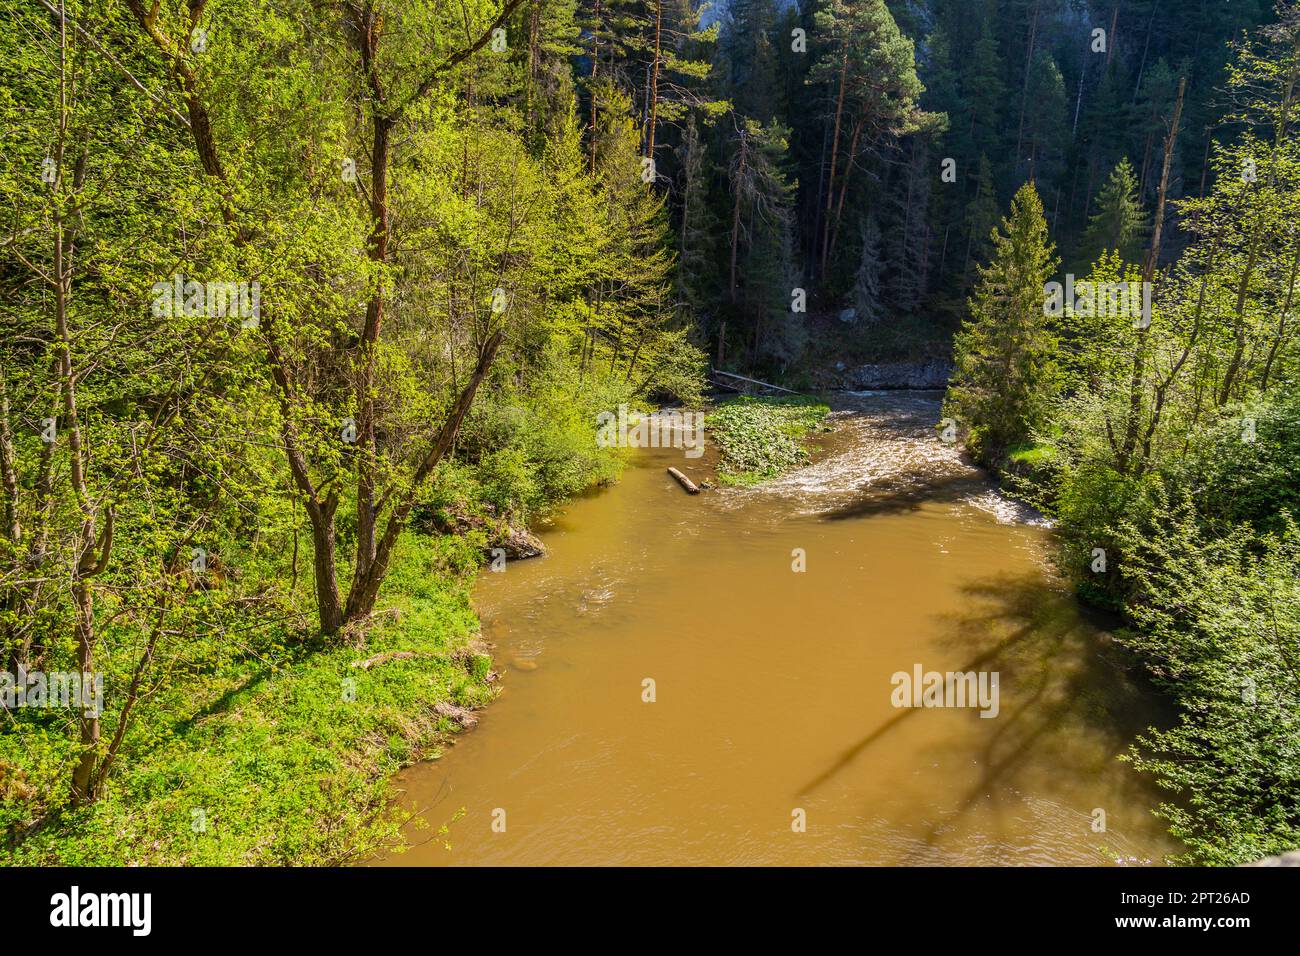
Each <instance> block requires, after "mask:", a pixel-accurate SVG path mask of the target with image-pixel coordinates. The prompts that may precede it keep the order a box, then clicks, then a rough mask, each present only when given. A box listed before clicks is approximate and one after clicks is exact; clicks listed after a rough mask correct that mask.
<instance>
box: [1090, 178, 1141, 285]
mask: <svg viewBox="0 0 1300 956" xmlns="http://www.w3.org/2000/svg"><path fill="white" fill-rule="evenodd" d="M1145 227H1146V213H1145V212H1144V211H1143V209H1142V201H1141V199H1139V198H1138V181H1137V177H1136V176H1135V175H1134V173H1133V166H1132V164H1130V163H1129V161H1128V157H1125V158H1123V159H1121V160H1120V161H1119V162H1118V163H1117V164H1116V166H1115V168H1114V169H1113V170H1111V173H1110V177H1109V178H1108V179H1107V180H1106V185H1105V186H1103V187H1102V189H1101V192H1100V193H1099V194H1098V195H1097V211H1096V212H1095V213H1093V215H1092V217H1091V218H1090V219H1089V220H1088V228H1087V230H1085V231H1084V234H1083V242H1082V249H1081V251H1082V252H1083V254H1084V255H1085V256H1088V257H1090V260H1089V261H1091V259H1095V258H1096V257H1097V256H1099V255H1100V254H1101V253H1103V252H1107V251H1110V250H1117V251H1118V252H1119V254H1120V256H1122V257H1123V258H1124V259H1125V260H1126V261H1129V262H1132V261H1134V260H1135V259H1136V258H1137V256H1138V254H1139V253H1140V246H1141V241H1142V234H1143V232H1144V230H1145Z"/></svg>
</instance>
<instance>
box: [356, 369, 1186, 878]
mask: <svg viewBox="0 0 1300 956" xmlns="http://www.w3.org/2000/svg"><path fill="white" fill-rule="evenodd" d="M938 398H939V396H938V394H937V393H928V392H899V393H890V394H877V395H862V396H851V395H849V396H843V397H842V398H839V399H837V400H836V403H835V404H836V411H835V413H834V415H833V417H832V419H831V421H832V424H833V425H834V432H833V433H831V434H829V435H827V436H825V438H823V439H822V440H821V451H820V452H819V454H818V455H817V457H816V459H815V462H814V463H813V464H812V465H810V466H808V467H806V468H803V469H800V470H798V471H795V472H793V473H790V474H788V475H786V476H783V477H782V478H779V479H777V480H775V481H772V482H770V483H768V484H766V485H762V486H759V487H756V488H749V489H740V488H737V489H720V490H715V491H706V492H705V493H703V494H700V495H698V496H695V497H691V496H688V495H686V494H684V493H683V491H682V489H681V488H680V487H678V485H677V484H676V483H675V482H674V481H673V480H672V478H671V477H669V476H668V475H667V474H666V473H665V469H666V466H668V465H675V466H677V467H679V468H682V469H683V470H684V471H685V472H686V473H687V474H688V475H691V476H692V477H694V478H696V479H697V480H699V479H701V478H705V477H709V475H708V466H709V464H710V463H711V460H712V452H710V453H709V454H708V455H706V457H705V458H702V459H694V460H692V459H689V458H686V457H684V455H683V452H682V451H681V450H675V449H649V450H643V451H640V452H638V453H636V455H635V456H634V457H633V459H632V461H631V463H630V465H629V467H628V468H627V470H626V471H625V473H624V475H623V477H622V479H621V480H620V481H619V483H618V484H616V485H614V486H613V487H610V488H607V489H604V490H601V491H599V492H596V493H593V494H591V495H588V496H585V497H583V498H580V499H578V500H576V501H573V502H571V503H569V504H568V505H567V506H566V507H565V509H564V511H563V513H562V514H560V515H559V516H558V517H557V518H556V519H554V521H553V522H552V523H551V524H550V525H548V526H545V527H544V528H542V529H541V531H542V537H543V539H544V540H545V542H546V544H547V545H548V547H549V549H550V553H549V555H547V556H546V557H544V558H541V559H534V560H530V561H520V562H515V563H511V564H509V565H507V567H506V569H505V570H504V571H503V572H500V573H490V572H485V573H484V574H483V575H482V577H481V580H480V582H479V584H478V587H477V591H476V603H477V605H478V608H479V610H480V613H481V616H482V619H483V627H484V637H485V639H486V640H488V641H489V642H491V643H492V644H493V645H494V646H493V654H494V657H495V659H496V661H497V666H498V668H499V669H500V670H501V672H502V687H503V690H502V693H501V696H500V698H499V699H498V700H497V701H496V702H494V703H493V704H492V705H491V706H489V707H488V708H487V709H486V710H484V711H483V712H482V713H481V715H480V716H481V720H480V723H479V725H478V727H477V729H475V730H473V731H472V732H470V733H467V734H464V735H462V736H461V737H460V738H458V740H457V742H456V744H455V746H454V747H451V748H449V750H448V752H447V753H446V755H445V756H443V757H442V758H441V759H439V760H437V761H432V762H428V763H422V764H419V765H416V766H414V767H411V768H408V769H407V770H406V771H404V772H403V773H402V774H401V775H399V778H398V785H399V786H400V787H401V789H402V790H403V796H402V801H403V803H404V805H405V806H406V807H408V808H410V809H413V810H415V811H416V812H417V819H419V820H420V821H422V824H421V825H415V824H413V825H411V826H410V827H409V828H408V832H407V838H408V839H409V841H410V842H411V844H412V847H411V848H410V849H408V850H407V851H406V852H404V853H400V854H394V855H392V856H389V857H388V858H386V859H384V860H383V861H381V862H384V863H388V864H398V865H430V864H444V865H445V864H496V865H526V864H558V865H566V864H597V865H599V864H634V865H642V864H686V865H696V864H719V865H732V864H757V865H771V864H789V865H806V864H883V865H910V864H928V865H934V864H973V865H1000V864H1048V865H1050V864H1084V865H1088V864H1104V863H1111V862H1119V863H1123V864H1127V865H1147V864H1152V863H1157V864H1158V863H1160V862H1161V860H1162V857H1163V855H1164V854H1166V853H1169V852H1172V851H1174V850H1176V849H1177V847H1176V846H1175V845H1174V843H1173V842H1172V841H1171V839H1170V838H1169V837H1168V836H1167V835H1166V834H1165V831H1164V828H1163V826H1162V824H1161V823H1160V821H1158V820H1157V819H1155V818H1154V817H1153V816H1152V814H1151V808H1152V807H1153V806H1154V805H1155V804H1156V802H1157V799H1158V798H1157V794H1156V792H1155V791H1154V789H1153V788H1152V786H1151V785H1150V783H1149V781H1148V780H1146V779H1145V778H1143V777H1140V776H1138V775H1137V774H1136V773H1135V772H1134V771H1133V770H1132V769H1131V768H1130V767H1129V766H1128V765H1127V764H1125V763H1122V762H1120V761H1119V760H1117V759H1116V758H1117V755H1119V754H1121V753H1123V752H1124V751H1125V750H1126V749H1127V747H1128V745H1129V743H1130V742H1131V741H1132V740H1133V738H1134V736H1135V735H1136V734H1137V733H1139V732H1140V731H1141V730H1142V729H1143V728H1145V727H1146V726H1148V725H1150V724H1152V723H1162V722H1164V721H1166V720H1167V719H1168V715H1167V713H1166V712H1165V710H1164V707H1163V705H1162V703H1161V702H1160V700H1159V699H1158V698H1157V697H1156V696H1155V695H1154V694H1153V693H1152V692H1151V690H1150V689H1149V687H1148V686H1147V685H1145V683H1144V682H1143V680H1142V679H1141V677H1140V676H1139V675H1138V674H1137V673H1136V671H1135V670H1134V669H1133V667H1132V665H1131V663H1129V662H1127V661H1126V660H1125V658H1124V655H1123V654H1122V653H1121V652H1120V651H1119V650H1118V649H1117V648H1115V647H1114V646H1113V645H1112V644H1111V643H1110V635H1109V633H1108V632H1107V630H1106V627H1107V626H1108V625H1107V622H1105V621H1101V620H1095V619H1093V618H1092V617H1090V615H1088V614H1087V613H1085V611H1084V610H1082V609H1081V608H1080V606H1079V605H1078V603H1077V602H1076V601H1075V600H1074V599H1073V598H1072V597H1071V595H1070V594H1069V592H1068V590H1067V588H1066V587H1065V586H1064V585H1063V584H1062V583H1061V582H1060V581H1059V580H1058V579H1057V578H1056V577H1055V576H1054V575H1053V573H1052V570H1051V566H1050V561H1049V554H1050V549H1051V538H1050V531H1049V530H1048V529H1046V528H1044V527H1042V526H1041V523H1034V522H1033V520H1032V518H1033V516H1032V515H1030V514H1027V513H1025V512H1024V511H1023V510H1022V509H1020V508H1019V507H1017V506H1015V505H1014V504H1013V503H1011V502H1010V501H1008V500H1007V499H1005V498H1003V497H1002V496H1000V495H999V494H998V493H997V492H996V491H995V490H994V489H993V487H992V486H991V484H990V483H989V481H988V479H987V477H986V476H985V475H984V474H983V473H982V472H980V471H978V470H976V469H974V468H972V467H970V466H969V465H967V464H965V463H963V461H962V460H961V458H960V456H959V455H958V453H957V451H956V450H955V449H954V448H953V447H951V446H947V445H944V444H942V443H940V442H939V441H938V440H937V438H936V437H935V432H934V429H933V425H934V422H935V421H936V420H937V418H938V414H939V413H938ZM796 549H802V553H803V555H804V559H803V560H804V563H805V568H806V570H803V571H796V570H794V569H793V566H794V565H795V564H796V563H797V561H798V552H797V551H796ZM917 666H919V667H920V668H921V669H922V670H923V671H925V672H929V671H937V672H941V673H946V672H959V671H960V672H970V671H974V672H983V673H984V674H985V675H986V676H987V675H991V674H992V673H993V672H996V673H997V675H998V677H997V682H998V683H997V687H998V696H997V713H996V716H992V715H990V716H989V717H981V716H980V710H979V709H978V708H974V707H969V706H967V707H896V706H894V704H895V703H896V702H897V701H896V700H895V697H894V695H895V686H894V683H893V675H895V674H897V673H899V672H903V673H906V674H909V675H910V674H912V673H913V672H914V669H915V668H916V667H917ZM647 679H648V680H652V681H653V682H654V684H653V690H654V700H653V702H647V701H646V700H645V699H644V698H645V697H646V696H647V692H646V690H645V687H646V685H645V683H644V682H645V681H646V680H647ZM990 679H991V678H990ZM990 686H991V685H990ZM949 703H952V701H949ZM985 710H986V711H989V710H991V708H985ZM1102 813H1104V829H1102V828H1101V824H1102V823H1103V817H1102V816H1101V815H1100V814H1102ZM494 824H495V825H494ZM801 824H802V825H801Z"/></svg>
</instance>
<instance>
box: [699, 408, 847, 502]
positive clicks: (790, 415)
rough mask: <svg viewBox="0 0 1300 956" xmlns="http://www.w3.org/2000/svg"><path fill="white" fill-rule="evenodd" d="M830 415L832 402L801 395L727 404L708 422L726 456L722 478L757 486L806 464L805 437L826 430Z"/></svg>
mask: <svg viewBox="0 0 1300 956" xmlns="http://www.w3.org/2000/svg"><path fill="white" fill-rule="evenodd" d="M829 413H830V406H828V405H826V404H825V403H823V402H821V401H818V400H817V399H812V398H805V397H802V396H800V397H796V398H764V399H757V398H750V397H748V396H741V397H739V398H735V399H732V400H729V401H726V402H723V403H722V404H721V405H719V406H718V407H717V408H716V409H714V410H713V411H712V412H711V413H710V414H709V417H708V419H707V422H706V425H707V427H708V429H709V431H710V432H711V433H712V435H713V440H714V441H715V442H717V444H718V448H719V450H720V452H721V455H722V460H721V462H720V464H719V466H718V478H719V479H720V480H721V481H722V482H723V483H724V484H729V485H754V484H758V483H759V482H762V481H766V480H767V479H769V478H773V477H775V476H777V475H779V474H781V473H782V472H784V471H788V470H790V469H791V468H796V467H798V466H799V465H802V464H804V463H805V462H807V460H808V450H807V448H806V447H805V444H804V440H805V439H806V437H807V436H808V435H809V434H811V433H813V432H816V431H822V430H826V429H825V424H824V423H825V420H826V416H827V415H828V414H829Z"/></svg>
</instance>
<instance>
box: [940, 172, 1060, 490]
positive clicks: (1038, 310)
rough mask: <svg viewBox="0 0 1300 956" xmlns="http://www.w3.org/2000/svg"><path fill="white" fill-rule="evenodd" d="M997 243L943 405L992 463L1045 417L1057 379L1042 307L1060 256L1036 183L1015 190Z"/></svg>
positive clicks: (997, 232) (956, 345) (959, 342)
mask: <svg viewBox="0 0 1300 956" xmlns="http://www.w3.org/2000/svg"><path fill="white" fill-rule="evenodd" d="M993 244H994V252H993V258H992V261H990V262H989V263H988V265H985V266H981V267H980V268H979V280H978V282H977V283H976V285H975V290H974V292H973V294H972V295H971V298H970V302H969V308H970V318H969V319H968V320H967V321H965V322H964V323H963V324H962V327H961V331H960V332H959V333H958V335H957V338H956V341H955V343H954V361H955V364H956V368H955V371H954V373H953V378H952V382H951V384H950V385H949V388H948V396H947V399H946V401H945V405H944V409H945V412H944V413H945V414H946V415H948V416H949V417H952V418H954V419H956V420H957V421H958V423H959V425H960V427H961V428H962V430H963V431H965V432H966V434H967V443H968V446H969V447H970V448H971V450H972V452H973V453H974V454H976V455H977V456H978V457H979V458H980V459H981V460H982V461H984V462H987V463H990V464H996V463H997V462H998V461H999V460H1000V458H1001V457H1002V456H1003V455H1004V454H1005V453H1006V452H1007V451H1008V450H1009V449H1011V448H1013V447H1015V446H1017V445H1020V444H1022V443H1024V442H1026V441H1028V440H1029V439H1030V438H1031V437H1032V436H1033V434H1034V432H1035V430H1036V429H1038V428H1040V427H1041V426H1042V425H1043V424H1044V423H1045V421H1046V420H1047V412H1048V408H1049V406H1050V402H1051V399H1052V397H1053V395H1054V392H1055V389H1056V384H1057V376H1058V372H1057V356H1056V351H1057V343H1056V338H1055V334H1054V332H1053V330H1052V328H1051V326H1050V324H1049V319H1048V317H1047V315H1046V314H1045V309H1044V302H1045V288H1044V287H1045V284H1046V283H1047V281H1048V279H1049V278H1050V277H1051V275H1052V272H1053V271H1054V270H1055V268H1056V259H1055V258H1054V257H1053V250H1052V245H1051V243H1050V241H1049V240H1048V238H1047V222H1046V220H1045V219H1044V218H1043V204H1042V201H1041V200H1040V199H1039V197H1038V191H1037V190H1036V189H1035V188H1034V184H1033V183H1032V182H1029V183H1025V185H1024V186H1022V187H1021V188H1020V190H1019V192H1017V193H1016V195H1015V198H1014V199H1013V200H1012V201H1011V213H1010V215H1008V216H1007V218H1006V219H1004V220H1003V222H1002V227H1001V229H1000V230H995V231H994V234H993Z"/></svg>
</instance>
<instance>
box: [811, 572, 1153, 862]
mask: <svg viewBox="0 0 1300 956" xmlns="http://www.w3.org/2000/svg"><path fill="white" fill-rule="evenodd" d="M962 592H963V595H964V596H965V598H966V600H965V601H964V602H963V609H962V610H961V611H960V612H957V613H953V614H948V615H944V616H943V617H942V618H941V620H942V621H943V625H944V626H943V629H942V634H943V636H942V637H941V638H940V639H939V641H938V646H939V647H941V648H944V649H947V650H957V651H959V652H963V653H964V654H965V655H966V656H965V657H964V658H961V659H962V660H963V663H962V664H961V666H959V667H953V668H947V667H945V668H944V669H945V670H949V669H950V670H957V671H975V672H981V671H996V672H998V674H999V684H1000V692H999V698H1000V710H999V713H998V716H997V717H995V718H992V719H983V718H980V717H978V715H977V714H975V713H972V714H971V715H970V716H971V718H972V719H973V720H975V721H976V722H977V723H978V724H987V725H989V726H988V727H987V728H981V729H982V731H983V732H982V733H981V734H979V735H977V736H976V737H974V738H972V737H971V735H969V734H960V735H957V739H952V738H951V737H945V738H943V739H936V740H933V741H929V742H927V743H926V744H925V745H924V750H925V752H924V753H919V754H917V759H916V763H917V765H918V766H920V765H923V764H934V765H939V766H944V765H952V766H959V765H962V766H969V765H970V763H971V761H974V762H975V764H977V765H978V767H979V768H980V771H979V776H978V779H977V780H976V781H975V783H974V784H973V785H972V786H970V787H968V788H966V789H965V790H964V791H962V792H960V794H959V795H958V796H957V798H956V800H955V801H950V800H949V798H944V805H943V806H938V805H935V806H932V807H930V808H929V809H930V810H931V811H932V812H934V813H937V814H938V820H937V822H935V823H933V824H931V825H930V826H929V827H928V830H927V832H926V833H925V834H924V836H923V837H921V838H920V840H919V842H918V843H917V845H916V847H915V849H914V850H913V851H912V852H911V853H909V854H908V855H907V858H905V859H904V860H903V861H902V862H904V863H910V862H918V861H920V860H921V859H923V858H928V856H929V855H928V854H927V852H926V851H927V850H930V849H933V848H935V847H937V846H938V845H939V843H940V838H941V836H942V834H943V833H944V832H945V831H947V830H950V829H951V828H953V826H954V824H955V823H956V822H957V821H958V820H959V819H960V818H961V817H962V816H963V815H964V814H966V813H968V812H969V811H971V810H972V809H973V808H975V807H976V806H977V805H983V806H984V807H985V808H988V809H991V810H992V811H993V812H994V813H995V814H996V815H997V817H998V819H1000V818H1001V812H1002V808H1003V804H1004V802H1005V803H1006V805H1007V807H1006V808H1007V809H1008V810H1013V809H1015V808H1017V807H1022V806H1023V805H1024V799H1023V797H1022V796H1021V794H1023V793H1024V792H1027V791H1032V790H1035V789H1036V790H1038V791H1039V792H1042V791H1043V790H1044V789H1045V788H1046V789H1048V790H1049V792H1050V793H1059V794H1062V795H1070V794H1074V795H1077V794H1078V793H1081V792H1082V793H1088V794H1089V800H1090V802H1089V803H1088V807H1086V808H1083V807H1081V808H1077V809H1079V811H1080V812H1084V811H1086V810H1087V809H1090V808H1091V807H1094V806H1105V805H1112V806H1113V805H1117V804H1125V805H1130V806H1132V805H1136V806H1151V805H1153V804H1154V802H1155V800H1154V798H1153V794H1152V790H1151V788H1150V786H1149V784H1148V783H1147V782H1146V781H1144V780H1142V779H1140V778H1138V777H1137V775H1136V774H1135V773H1133V772H1131V771H1128V770H1126V769H1125V768H1124V767H1123V765H1121V764H1119V762H1118V761H1116V760H1115V759H1114V757H1115V755H1116V754H1118V753H1121V752H1123V751H1124V750H1126V749H1127V747H1128V745H1129V743H1131V742H1132V740H1133V739H1134V737H1135V736H1136V735H1137V734H1138V733H1139V732H1141V731H1142V730H1143V729H1145V728H1146V727H1148V726H1150V725H1152V724H1153V723H1154V724H1164V723H1167V722H1168V720H1169V719H1170V713H1169V709H1168V706H1167V704H1165V703H1164V702H1163V701H1162V700H1161V699H1160V698H1158V697H1157V696H1156V695H1155V694H1154V693H1153V692H1152V690H1151V688H1150V685H1149V684H1148V683H1147V682H1146V680H1145V679H1144V678H1143V677H1141V675H1140V674H1138V673H1136V672H1135V671H1131V670H1130V666H1131V664H1130V662H1129V661H1127V660H1126V658H1125V656H1124V655H1123V653H1122V652H1121V651H1119V650H1118V649H1117V648H1115V647H1113V646H1112V645H1111V644H1110V642H1109V635H1108V634H1107V633H1106V632H1105V630H1104V629H1103V625H1104V622H1102V621H1100V620H1098V619H1096V617H1095V616H1094V615H1089V614H1087V613H1086V612H1084V611H1083V610H1082V609H1081V608H1080V607H1079V605H1078V603H1077V602H1076V601H1075V600H1074V598H1073V597H1072V596H1071V595H1069V594H1068V593H1064V592H1063V591H1061V590H1059V589H1057V588H1054V587H1053V586H1052V582H1051V581H1050V579H1045V578H1044V576H1043V573H1042V572H1041V571H1037V570H1035V571H1031V572H1028V573H1026V574H1023V575H999V576H997V577H990V578H986V579H982V580H978V581H974V582H971V583H968V584H967V585H965V586H964V587H963V588H962ZM918 653H921V651H918ZM926 669H927V670H930V669H938V668H937V667H936V668H930V667H927V668H926ZM917 713H918V709H913V708H908V709H901V710H900V711H899V712H898V714H897V715H896V716H894V717H892V718H890V719H889V720H888V721H886V722H885V723H884V724H882V725H881V726H880V727H877V728H876V729H875V730H872V731H871V732H870V733H868V734H866V735H865V736H864V737H862V738H861V739H860V740H858V741H857V742H856V743H854V744H853V745H852V746H851V747H848V748H846V749H845V750H844V751H842V752H841V754H840V755H839V757H837V758H836V759H835V761H833V762H832V764H831V765H830V766H829V767H828V768H827V769H826V770H825V771H823V772H822V773H821V774H819V775H818V776H817V777H816V778H814V779H813V780H810V781H809V782H808V783H807V784H806V785H805V786H804V787H803V788H802V791H801V792H803V793H809V792H812V791H814V790H816V789H817V788H819V787H821V786H822V785H824V784H825V783H827V782H828V781H830V780H831V779H832V778H833V777H835V776H836V775H837V774H839V773H840V772H841V771H843V770H844V769H845V768H847V767H848V766H849V765H851V764H853V763H854V762H855V761H856V760H857V759H858V758H859V757H861V756H863V755H864V754H865V753H866V752H867V751H869V750H870V749H871V748H872V747H874V746H877V745H878V744H879V743H880V741H881V740H883V739H885V738H887V737H889V736H890V735H891V734H893V733H895V732H896V731H897V729H898V728H899V727H900V726H902V725H903V723H904V722H905V721H908V720H912V719H914V718H915V715H916V714H917ZM973 744H974V747H972V745H973Z"/></svg>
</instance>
